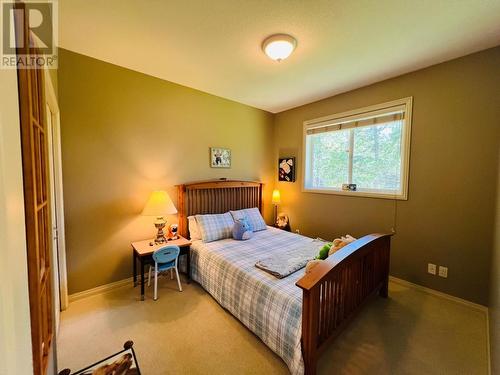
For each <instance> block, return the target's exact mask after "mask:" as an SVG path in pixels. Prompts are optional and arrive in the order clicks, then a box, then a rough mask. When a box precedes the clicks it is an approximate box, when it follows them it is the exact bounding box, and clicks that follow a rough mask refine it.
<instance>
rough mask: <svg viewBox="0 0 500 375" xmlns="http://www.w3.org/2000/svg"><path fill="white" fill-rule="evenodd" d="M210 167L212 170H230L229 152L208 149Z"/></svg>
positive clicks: (215, 148) (220, 149)
mask: <svg viewBox="0 0 500 375" xmlns="http://www.w3.org/2000/svg"><path fill="white" fill-rule="evenodd" d="M210 166H211V167H212V168H231V150H230V149H228V148H221V147H210Z"/></svg>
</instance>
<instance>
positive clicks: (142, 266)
mask: <svg viewBox="0 0 500 375" xmlns="http://www.w3.org/2000/svg"><path fill="white" fill-rule="evenodd" d="M140 260H141V301H144V259H142V257H140Z"/></svg>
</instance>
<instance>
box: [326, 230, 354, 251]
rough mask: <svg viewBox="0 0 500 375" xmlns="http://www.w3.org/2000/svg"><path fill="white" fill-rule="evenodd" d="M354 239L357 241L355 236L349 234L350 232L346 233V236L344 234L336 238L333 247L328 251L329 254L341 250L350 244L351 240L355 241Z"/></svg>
mask: <svg viewBox="0 0 500 375" xmlns="http://www.w3.org/2000/svg"><path fill="white" fill-rule="evenodd" d="M354 241H356V239H355V238H354V237H353V236H351V235H349V234H346V235H345V236H342V237H340V238H336V239H334V240H333V243H332V247H331V248H330V250H329V251H328V256H330V255H332V254H333V253H335V252H337V251H339V250H340V249H342V248H343V247H344V246H345V245H348V244H350V243H351V242H354Z"/></svg>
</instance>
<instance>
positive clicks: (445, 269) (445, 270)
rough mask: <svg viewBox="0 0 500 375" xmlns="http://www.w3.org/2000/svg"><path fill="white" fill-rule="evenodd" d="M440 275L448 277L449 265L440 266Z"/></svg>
mask: <svg viewBox="0 0 500 375" xmlns="http://www.w3.org/2000/svg"><path fill="white" fill-rule="evenodd" d="M439 276H441V277H444V278H446V277H448V267H443V266H439Z"/></svg>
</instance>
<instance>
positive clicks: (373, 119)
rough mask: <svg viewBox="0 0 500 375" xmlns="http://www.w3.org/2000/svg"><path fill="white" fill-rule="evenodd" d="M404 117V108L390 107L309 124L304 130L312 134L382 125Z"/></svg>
mask: <svg viewBox="0 0 500 375" xmlns="http://www.w3.org/2000/svg"><path fill="white" fill-rule="evenodd" d="M388 112H389V113H388ZM404 118H405V111H404V109H400V108H390V109H384V110H382V111H377V113H365V114H363V115H357V116H352V117H346V118H342V119H336V120H330V121H324V122H320V123H317V124H311V125H310V126H309V127H308V129H307V130H306V134H307V135H312V134H319V133H326V132H331V131H336V130H342V129H350V128H357V127H362V126H372V125H382V124H386V123H389V122H393V121H400V120H403V119H404Z"/></svg>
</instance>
